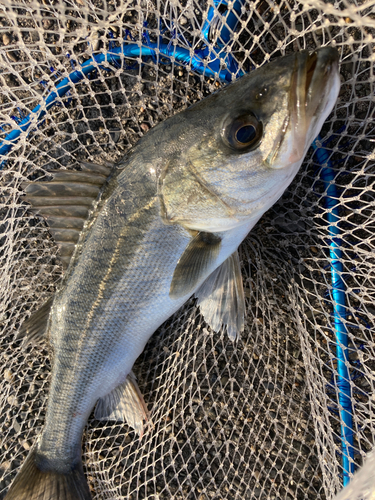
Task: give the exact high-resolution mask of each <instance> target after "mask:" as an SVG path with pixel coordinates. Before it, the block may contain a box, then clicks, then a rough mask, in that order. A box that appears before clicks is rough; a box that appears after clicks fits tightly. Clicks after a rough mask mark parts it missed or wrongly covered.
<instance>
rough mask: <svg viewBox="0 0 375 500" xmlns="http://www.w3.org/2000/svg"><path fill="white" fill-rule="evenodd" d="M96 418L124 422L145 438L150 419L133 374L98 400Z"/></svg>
mask: <svg viewBox="0 0 375 500" xmlns="http://www.w3.org/2000/svg"><path fill="white" fill-rule="evenodd" d="M95 418H96V419H97V420H114V421H116V420H120V421H124V422H126V423H127V424H128V425H129V426H130V427H132V428H133V429H134V430H135V432H136V433H137V434H138V435H139V436H141V437H142V436H143V433H144V430H145V427H146V426H147V424H150V417H149V412H148V410H147V406H146V403H145V402H144V399H143V396H142V394H141V391H140V390H139V387H138V384H137V380H136V377H135V375H134V373H133V372H130V373H129V375H128V376H127V377H126V380H125V382H123V383H122V384H120V385H118V386H117V387H115V389H113V391H111V392H110V393H109V394H107V395H106V396H104V397H103V398H100V399H99V400H98V402H97V404H96V408H95ZM145 422H146V424H145Z"/></svg>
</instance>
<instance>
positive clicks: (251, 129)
mask: <svg viewBox="0 0 375 500" xmlns="http://www.w3.org/2000/svg"><path fill="white" fill-rule="evenodd" d="M222 135H223V139H224V142H225V143H226V144H227V146H229V147H230V148H232V149H235V150H236V151H244V152H245V151H249V150H251V149H254V148H256V147H257V146H258V144H259V143H260V141H261V139H262V135H263V124H262V122H260V121H259V120H258V119H257V118H256V117H255V116H254V115H252V114H248V115H242V116H239V117H237V118H236V119H235V120H233V121H231V122H230V123H229V124H228V125H227V126H226V127H224V129H223V134H222Z"/></svg>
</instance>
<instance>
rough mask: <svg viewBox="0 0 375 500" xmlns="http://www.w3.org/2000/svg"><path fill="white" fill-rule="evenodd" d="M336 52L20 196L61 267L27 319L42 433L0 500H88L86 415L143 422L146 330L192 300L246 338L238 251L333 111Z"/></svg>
mask: <svg viewBox="0 0 375 500" xmlns="http://www.w3.org/2000/svg"><path fill="white" fill-rule="evenodd" d="M338 63H339V56H338V52H337V50H336V49H335V48H332V47H324V48H320V49H318V50H316V51H315V52H314V53H312V54H309V53H308V52H307V51H300V52H296V53H293V54H291V55H288V56H284V57H281V58H278V59H275V60H274V61H271V62H269V63H267V64H266V65H264V66H262V67H260V68H258V69H256V70H254V71H253V72H251V73H249V74H247V75H245V76H243V77H241V78H240V79H238V80H237V81H235V82H233V83H231V84H229V85H227V86H226V87H224V88H223V89H221V90H219V91H218V92H216V93H214V94H212V95H210V96H208V97H207V98H205V99H203V100H202V101H200V102H198V103H195V104H194V105H193V106H191V107H190V108H188V109H186V110H184V111H183V112H181V113H178V114H176V115H174V116H172V117H171V118H169V119H167V120H165V121H164V122H162V123H160V124H158V125H157V126H155V127H154V128H152V129H151V130H150V131H149V132H148V133H147V134H145V136H144V137H142V138H141V139H140V141H139V142H138V143H137V144H136V145H135V146H134V148H133V149H132V150H131V151H130V152H129V153H128V154H127V155H126V156H125V157H124V158H123V159H122V160H121V161H120V162H119V164H118V165H116V166H115V167H114V168H112V169H111V168H110V166H108V165H96V164H88V163H82V164H81V169H80V170H76V171H71V170H63V171H58V172H55V173H54V174H53V178H52V180H51V181H45V182H30V183H28V184H26V185H25V186H24V191H25V201H27V202H28V203H29V204H30V210H32V211H34V212H35V213H38V214H40V215H41V216H42V217H44V218H45V219H46V221H47V223H48V224H49V228H50V231H51V234H52V236H53V237H54V238H55V240H56V242H57V244H58V245H59V248H60V256H61V259H62V261H63V263H64V265H65V267H66V271H65V274H64V277H63V280H62V282H61V285H60V286H59V288H58V290H57V292H56V294H55V296H54V297H53V298H52V299H50V300H49V301H48V302H47V303H45V304H44V305H43V306H42V307H41V309H40V310H39V311H37V312H36V313H35V314H34V315H33V316H31V317H30V318H29V319H28V320H26V321H25V323H24V325H23V327H22V329H21V337H23V338H24V339H25V342H31V341H33V342H44V341H47V342H49V345H50V348H51V356H52V358H53V363H52V376H51V384H50V390H49V398H48V404H47V410H46V417H45V424H44V427H43V430H42V432H41V434H40V436H39V438H38V440H37V442H36V443H34V445H33V447H32V449H31V450H30V453H29V455H28V457H27V458H26V460H25V462H24V464H23V465H22V467H21V469H20V471H19V473H18V474H17V476H16V477H15V479H14V481H13V483H12V484H11V486H10V489H9V491H8V493H7V495H6V497H5V498H6V500H23V499H28V500H41V499H43V500H48V499H51V500H52V499H54V500H81V499H82V500H89V499H91V494H90V490H89V487H88V483H87V481H86V478H85V476H84V472H83V467H82V459H81V453H82V434H83V430H84V426H85V424H86V422H87V420H88V417H89V415H90V413H91V412H92V411H93V409H94V408H95V410H94V412H95V413H94V415H95V417H96V418H97V419H99V420H114V421H124V422H127V423H128V424H129V425H130V426H131V427H133V428H134V430H135V431H136V432H137V433H138V434H139V435H142V433H143V432H146V431H147V428H148V427H147V426H148V425H149V424H150V417H149V414H148V410H147V406H146V403H145V401H144V399H143V397H142V394H141V392H140V390H139V387H138V385H137V381H136V377H135V375H134V374H133V372H132V367H133V364H134V362H135V360H136V359H137V358H138V356H139V355H140V354H141V353H142V351H143V349H144V347H145V344H146V343H147V341H148V340H149V338H150V337H151V335H152V334H153V333H154V332H155V330H156V329H157V328H158V327H159V326H160V325H161V324H162V323H163V322H164V321H166V320H167V319H168V318H169V317H170V316H171V315H172V314H173V313H175V312H176V311H177V310H178V309H179V308H180V307H181V306H182V305H183V304H184V303H185V302H186V301H187V300H188V299H189V298H190V297H192V296H195V297H196V299H197V303H198V304H199V307H200V311H201V313H202V315H203V317H204V320H205V321H206V323H207V324H208V325H209V326H210V327H211V328H212V329H213V330H214V331H219V330H220V329H221V328H223V329H225V330H226V332H227V334H228V337H229V338H230V339H232V340H233V339H235V338H236V337H238V336H239V335H240V334H241V332H243V330H244V321H245V300H244V291H243V284H242V278H241V269H240V261H239V256H238V251H237V250H238V247H239V245H240V244H241V242H242V241H243V240H244V238H245V237H246V236H247V234H248V233H249V231H250V230H251V229H252V228H253V227H254V225H255V224H256V223H257V221H258V220H259V219H260V217H261V216H262V215H263V214H264V212H265V211H266V210H268V209H269V208H270V207H271V206H272V205H273V204H274V203H275V202H276V201H277V200H278V199H279V198H280V196H281V195H282V194H283V193H284V191H285V189H286V188H287V187H288V186H289V184H290V183H291V182H292V180H293V178H294V177H295V175H296V174H297V172H298V170H299V168H300V166H301V164H302V162H303V159H304V156H305V154H306V152H307V150H308V148H309V147H310V145H311V143H312V141H313V139H314V138H315V137H316V136H317V135H318V133H319V131H320V129H321V127H322V125H323V123H324V121H325V120H326V118H327V116H328V115H329V113H330V112H331V110H332V109H333V106H334V105H335V102H336V99H337V96H338V92H339V88H340V79H339V69H338V68H339V65H338Z"/></svg>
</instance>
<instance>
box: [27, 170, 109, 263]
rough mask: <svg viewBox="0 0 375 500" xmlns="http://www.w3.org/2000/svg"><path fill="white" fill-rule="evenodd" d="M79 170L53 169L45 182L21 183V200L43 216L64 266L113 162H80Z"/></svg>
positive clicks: (68, 260)
mask: <svg viewBox="0 0 375 500" xmlns="http://www.w3.org/2000/svg"><path fill="white" fill-rule="evenodd" d="M80 165H81V169H82V170H81V171H75V170H59V171H58V172H53V173H52V175H53V178H52V180H51V181H48V182H29V183H27V182H26V183H23V184H22V188H23V189H24V190H25V196H24V200H25V201H27V202H28V203H30V205H31V207H30V210H31V211H32V212H34V213H37V214H38V215H41V216H43V217H44V218H45V219H46V220H47V222H48V225H49V228H50V232H51V234H52V236H53V237H54V239H55V241H56V243H57V246H58V247H59V250H60V257H61V261H62V263H63V266H64V268H65V269H66V268H67V267H68V265H69V262H70V259H71V257H72V255H73V252H74V249H75V245H76V243H77V242H78V239H79V235H80V233H81V231H82V228H83V226H84V223H85V221H86V219H87V216H88V214H89V210H90V208H91V205H92V203H93V202H94V201H95V200H96V199H97V197H98V194H99V191H100V190H101V188H102V187H103V185H104V183H105V182H106V180H107V178H108V176H109V174H110V173H111V170H112V168H113V164H109V163H108V164H106V165H97V164H95V163H86V162H84V163H81V164H80Z"/></svg>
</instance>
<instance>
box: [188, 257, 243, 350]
mask: <svg viewBox="0 0 375 500" xmlns="http://www.w3.org/2000/svg"><path fill="white" fill-rule="evenodd" d="M195 296H196V297H197V298H198V305H199V307H200V310H201V313H202V315H203V317H204V319H205V321H206V322H207V323H208V324H209V325H210V327H211V328H212V329H213V330H215V331H216V332H218V331H219V330H220V328H221V326H222V325H224V326H226V327H227V333H228V337H229V338H230V339H231V340H235V339H236V337H237V336H238V335H239V334H240V333H241V332H242V331H243V329H244V323H245V320H244V318H245V296H244V290H243V283H242V276H241V266H240V260H239V257H238V252H237V251H236V252H235V253H233V254H232V255H231V256H230V257H228V259H227V260H226V261H224V262H223V263H222V264H221V266H219V267H218V268H217V269H216V270H215V271H214V272H213V273H212V274H211V275H210V276H209V277H208V278H207V279H206V281H205V282H204V283H203V285H202V286H201V287H200V288H199V289H198V290H197V291H196V293H195Z"/></svg>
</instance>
